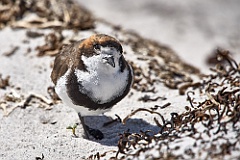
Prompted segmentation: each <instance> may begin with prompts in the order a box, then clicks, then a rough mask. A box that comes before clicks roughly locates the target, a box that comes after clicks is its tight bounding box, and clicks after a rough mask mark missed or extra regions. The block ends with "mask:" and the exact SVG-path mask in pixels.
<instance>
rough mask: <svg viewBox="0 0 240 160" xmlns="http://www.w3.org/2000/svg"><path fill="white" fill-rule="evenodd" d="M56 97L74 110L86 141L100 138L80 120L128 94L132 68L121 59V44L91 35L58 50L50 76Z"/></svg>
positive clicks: (108, 106)
mask: <svg viewBox="0 0 240 160" xmlns="http://www.w3.org/2000/svg"><path fill="white" fill-rule="evenodd" d="M51 79H52V82H53V83H54V85H55V91H56V93H57V95H58V96H59V98H60V99H61V100H62V101H63V103H65V104H66V105H67V106H69V107H71V108H73V109H75V111H76V112H77V113H78V116H79V119H80V122H81V124H82V126H83V129H84V133H85V136H86V138H87V139H89V135H92V136H93V137H94V138H95V139H102V138H104V135H103V133H102V132H101V131H100V130H98V129H93V128H91V127H89V126H88V125H86V124H85V122H84V117H85V116H91V115H99V114H103V113H104V112H106V111H108V110H110V109H111V108H112V107H113V106H114V105H115V104H117V103H118V102H119V101H121V100H122V99H123V98H124V97H125V96H126V95H127V94H128V93H129V91H130V89H131V86H132V84H133V79H134V75H133V69H132V67H131V65H130V64H129V63H128V62H127V61H126V60H125V58H124V56H123V48H122V45H121V43H120V42H119V41H118V40H117V39H115V38H114V37H112V36H109V35H106V34H94V35H92V36H90V37H88V38H85V39H82V40H80V41H76V42H73V43H71V44H68V45H66V46H64V47H62V49H61V50H60V51H59V53H58V54H57V55H56V57H55V60H54V65H53V69H52V73H51Z"/></svg>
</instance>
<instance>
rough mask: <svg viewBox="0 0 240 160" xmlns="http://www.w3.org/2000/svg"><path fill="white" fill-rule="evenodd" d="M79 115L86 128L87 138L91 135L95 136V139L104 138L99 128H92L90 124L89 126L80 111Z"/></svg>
mask: <svg viewBox="0 0 240 160" xmlns="http://www.w3.org/2000/svg"><path fill="white" fill-rule="evenodd" d="M78 117H79V119H80V121H81V123H82V126H83V129H84V133H85V135H86V138H87V139H89V135H91V136H93V137H94V138H95V139H98V140H101V139H103V138H104V135H103V133H102V132H101V131H100V130H98V129H94V128H90V127H89V126H87V125H86V124H85V122H84V118H83V117H82V116H81V114H80V113H78Z"/></svg>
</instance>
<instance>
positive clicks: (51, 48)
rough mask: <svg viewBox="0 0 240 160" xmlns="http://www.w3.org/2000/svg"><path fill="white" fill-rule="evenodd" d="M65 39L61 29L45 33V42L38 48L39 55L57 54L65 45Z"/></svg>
mask: <svg viewBox="0 0 240 160" xmlns="http://www.w3.org/2000/svg"><path fill="white" fill-rule="evenodd" d="M63 39H64V37H63V35H62V32H61V31H60V30H58V31H55V32H52V33H49V34H47V35H45V44H44V45H42V46H38V47H37V48H36V50H37V51H38V54H37V56H39V57H41V56H46V55H47V56H55V55H56V54H58V52H59V50H60V49H61V47H62V45H63V43H62V42H63Z"/></svg>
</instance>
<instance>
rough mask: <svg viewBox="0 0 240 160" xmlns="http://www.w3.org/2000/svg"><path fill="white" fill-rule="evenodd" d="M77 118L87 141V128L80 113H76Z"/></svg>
mask: <svg viewBox="0 0 240 160" xmlns="http://www.w3.org/2000/svg"><path fill="white" fill-rule="evenodd" d="M78 117H79V119H80V121H81V123H82V126H83V130H84V134H85V136H86V138H87V139H89V136H88V128H89V127H88V126H87V125H86V124H85V122H84V118H83V117H82V116H81V114H80V113H78Z"/></svg>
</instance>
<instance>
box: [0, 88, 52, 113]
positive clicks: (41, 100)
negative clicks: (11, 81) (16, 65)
mask: <svg viewBox="0 0 240 160" xmlns="http://www.w3.org/2000/svg"><path fill="white" fill-rule="evenodd" d="M36 100H38V106H39V107H42V108H45V110H49V109H51V107H52V105H53V103H54V102H53V101H52V100H50V99H48V98H46V97H45V96H42V95H40V94H36V93H31V94H29V95H28V96H24V95H22V94H19V93H18V92H17V91H16V90H11V92H9V93H5V95H4V96H3V97H2V98H1V99H0V108H1V109H2V110H3V115H4V116H8V115H9V114H10V113H12V111H14V110H15V109H16V108H18V107H20V108H23V109H24V108H26V107H28V106H30V105H32V103H31V102H34V101H36Z"/></svg>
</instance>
